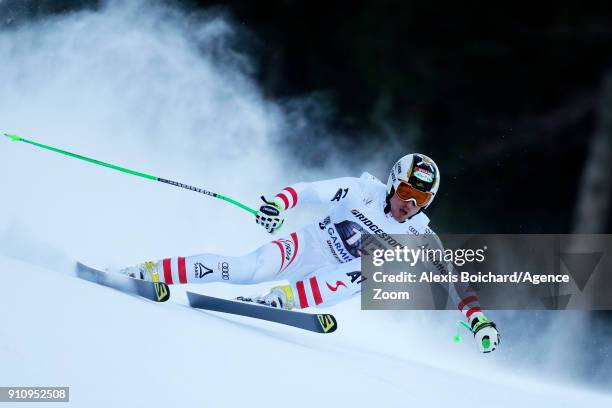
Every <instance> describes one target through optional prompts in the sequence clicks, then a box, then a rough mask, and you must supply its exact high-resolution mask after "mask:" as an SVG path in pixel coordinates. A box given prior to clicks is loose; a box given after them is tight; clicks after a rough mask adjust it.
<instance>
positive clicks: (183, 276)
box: [178, 256, 187, 283]
mask: <svg viewBox="0 0 612 408" xmlns="http://www.w3.org/2000/svg"><path fill="white" fill-rule="evenodd" d="M178 270H179V282H181V283H187V268H185V258H183V257H182V256H179V258H178Z"/></svg>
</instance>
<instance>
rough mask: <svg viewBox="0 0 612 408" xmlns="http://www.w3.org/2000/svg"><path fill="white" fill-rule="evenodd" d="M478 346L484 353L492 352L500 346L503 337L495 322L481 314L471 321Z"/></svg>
mask: <svg viewBox="0 0 612 408" xmlns="http://www.w3.org/2000/svg"><path fill="white" fill-rule="evenodd" d="M470 326H471V327H472V332H473V333H474V340H476V346H477V347H478V349H479V350H480V351H481V352H482V353H490V352H492V351H493V350H495V349H496V348H497V346H499V342H500V341H501V337H500V335H499V333H498V332H497V326H495V323H493V322H491V321H489V320H488V319H487V318H486V317H484V315H479V316H478V317H477V318H474V319H473V320H472V321H471V322H470Z"/></svg>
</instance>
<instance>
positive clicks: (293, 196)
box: [285, 187, 298, 208]
mask: <svg viewBox="0 0 612 408" xmlns="http://www.w3.org/2000/svg"><path fill="white" fill-rule="evenodd" d="M285 191H288V192H289V194H291V198H292V199H293V205H291V208H293V207H295V205H296V204H297V202H298V196H297V192H296V191H295V189H294V188H293V187H285Z"/></svg>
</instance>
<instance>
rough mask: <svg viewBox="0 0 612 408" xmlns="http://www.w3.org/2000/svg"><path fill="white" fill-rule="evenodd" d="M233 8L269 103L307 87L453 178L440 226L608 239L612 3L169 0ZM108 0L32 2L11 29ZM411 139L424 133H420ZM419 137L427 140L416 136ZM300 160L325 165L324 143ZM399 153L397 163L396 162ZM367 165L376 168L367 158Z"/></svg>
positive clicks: (353, 133) (361, 128) (349, 122)
mask: <svg viewBox="0 0 612 408" xmlns="http://www.w3.org/2000/svg"><path fill="white" fill-rule="evenodd" d="M165 3H168V4H173V5H178V6H180V7H182V8H183V9H184V10H186V11H187V12H188V13H193V14H197V13H198V12H200V11H202V10H206V11H207V12H213V13H222V14H224V15H226V16H227V17H228V18H229V19H230V20H231V21H232V22H233V23H234V24H235V25H236V26H238V27H240V28H241V30H242V31H243V32H242V33H241V36H240V41H239V42H237V43H236V44H235V46H236V47H237V48H238V49H239V51H242V52H246V53H248V55H249V56H250V57H251V58H252V60H253V61H255V63H256V67H257V68H256V70H255V72H254V73H253V75H254V77H255V78H256V79H257V80H258V82H259V83H260V86H261V88H262V89H263V91H264V94H265V96H266V97H267V98H270V99H272V100H277V101H284V100H291V98H296V97H302V96H305V95H310V96H312V97H313V98H314V100H316V101H317V102H316V103H317V104H319V105H320V106H325V109H322V110H320V111H317V110H316V109H313V112H311V116H312V119H313V120H314V121H317V122H318V123H319V124H320V125H321V126H323V127H324V128H325V129H326V131H327V132H328V133H331V134H334V135H335V136H334V137H335V139H334V143H335V144H336V145H337V146H338V147H339V149H340V150H345V151H346V153H347V154H348V155H349V156H350V149H351V146H357V145H358V146H360V149H363V147H364V146H366V148H367V147H368V146H371V148H372V149H376V148H378V147H380V146H384V145H385V144H388V143H392V142H394V143H399V147H400V148H401V149H402V153H400V154H398V157H399V156H400V155H401V154H403V153H404V152H405V153H407V152H411V151H419V152H422V153H426V154H428V155H430V156H432V157H433V158H434V159H435V160H436V161H437V163H438V165H439V167H440V169H441V172H442V177H443V179H442V185H441V190H440V192H439V196H440V197H438V199H437V200H436V202H435V204H434V205H433V206H432V207H431V208H430V210H429V213H430V215H431V216H432V217H433V218H434V220H435V224H434V227H438V228H439V229H441V230H443V232H447V233H451V232H469V233H478V232H481V233H570V232H591V233H609V232H610V231H611V230H612V228H611V227H612V222H611V217H610V216H609V215H610V187H612V185H611V184H612V182H611V178H610V164H609V163H610V160H611V159H612V152H611V149H612V148H611V142H610V140H611V139H612V137H611V133H612V118H611V116H612V85H610V86H609V89H608V88H606V84H607V82H606V81H610V83H611V84H612V80H609V79H607V78H612V58H611V53H612V12H610V10H611V8H610V7H609V6H608V7H606V6H605V3H603V2H602V3H599V5H598V3H589V4H588V6H585V5H584V4H580V3H579V2H568V3H559V2H555V3H550V4H544V3H538V5H537V6H533V5H531V6H529V7H525V8H518V7H514V6H513V7H510V6H507V7H504V6H497V7H494V8H491V7H490V6H489V7H484V6H483V5H482V4H479V5H463V4H456V3H455V4H452V3H450V2H449V3H448V4H447V3H432V2H399V1H386V0H381V1H352V2H326V3H316V2H314V3H313V2H310V1H294V0H268V1H258V2H254V1H245V0H229V1H223V2H220V1H196V0H185V1H166V2H165ZM84 7H85V8H87V7H93V8H95V7H99V3H98V2H96V1H80V0H62V1H44V0H41V1H29V2H23V6H21V7H13V8H11V9H10V10H9V12H8V13H5V16H3V17H4V21H3V24H5V25H17V24H20V22H22V21H24V20H27V19H31V18H41V17H44V16H47V15H49V14H53V13H65V12H70V11H75V10H79V9H80V8H84ZM408 135H413V136H408ZM414 135H418V138H416V139H415V138H414ZM316 137H317V135H316V134H309V135H304V134H300V133H299V132H297V133H296V134H295V136H294V140H293V143H289V144H288V145H289V146H292V148H294V149H295V156H296V157H300V158H301V159H302V160H304V161H305V163H306V164H314V163H316V161H317V158H319V157H320V156H321V155H322V154H323V153H324V152H317V151H316V150H314V151H312V152H311V153H310V154H309V155H308V156H306V155H304V154H303V153H302V152H303V150H301V151H300V147H301V144H302V143H303V140H304V138H306V140H308V138H311V139H312V138H316ZM396 159H397V157H392V158H390V159H389V164H390V165H391V164H392V162H394V161H395V160H396ZM362 169H367V162H364V163H363V167H362Z"/></svg>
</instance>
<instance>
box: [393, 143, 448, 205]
mask: <svg viewBox="0 0 612 408" xmlns="http://www.w3.org/2000/svg"><path fill="white" fill-rule="evenodd" d="M402 182H404V183H405V184H408V185H410V186H411V187H412V188H414V189H416V190H418V191H420V192H424V193H431V195H430V198H429V201H428V202H427V204H426V205H424V206H423V209H425V208H427V207H429V205H430V204H431V203H432V201H433V199H434V198H435V196H436V193H437V192H438V186H439V185H440V171H439V170H438V166H437V165H436V163H435V162H434V161H433V160H432V159H430V158H429V157H427V156H425V155H424V154H420V153H412V154H407V155H406V156H404V157H402V158H401V159H399V160H398V161H397V163H395V164H394V165H393V168H392V169H391V173H390V174H389V179H388V180H387V199H390V198H391V196H392V195H393V194H395V192H397V191H398V187H399V185H400V184H401V183H402Z"/></svg>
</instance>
